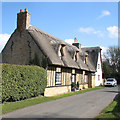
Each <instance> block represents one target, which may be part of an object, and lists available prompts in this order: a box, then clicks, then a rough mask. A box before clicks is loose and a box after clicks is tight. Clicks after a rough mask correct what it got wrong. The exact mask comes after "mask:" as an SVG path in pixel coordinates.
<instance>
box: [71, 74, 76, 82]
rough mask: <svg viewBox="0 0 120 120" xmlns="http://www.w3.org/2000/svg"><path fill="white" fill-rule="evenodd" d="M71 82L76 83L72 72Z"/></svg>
mask: <svg viewBox="0 0 120 120" xmlns="http://www.w3.org/2000/svg"><path fill="white" fill-rule="evenodd" d="M72 82H73V83H76V75H75V74H72Z"/></svg>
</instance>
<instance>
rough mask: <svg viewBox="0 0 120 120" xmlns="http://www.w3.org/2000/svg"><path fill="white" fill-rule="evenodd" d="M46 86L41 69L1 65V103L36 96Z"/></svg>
mask: <svg viewBox="0 0 120 120" xmlns="http://www.w3.org/2000/svg"><path fill="white" fill-rule="evenodd" d="M46 84H47V76H46V71H45V70H44V69H43V68H41V67H38V66H28V65H27V66H25V65H10V64H2V102H4V101H18V100H23V99H27V98H31V97H35V96H38V95H40V94H42V93H44V90H45V87H46Z"/></svg>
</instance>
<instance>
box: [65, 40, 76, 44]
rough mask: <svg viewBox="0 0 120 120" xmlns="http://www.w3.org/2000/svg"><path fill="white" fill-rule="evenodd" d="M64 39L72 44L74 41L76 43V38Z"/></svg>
mask: <svg viewBox="0 0 120 120" xmlns="http://www.w3.org/2000/svg"><path fill="white" fill-rule="evenodd" d="M64 41H65V42H67V43H69V44H71V45H72V43H74V39H65V40H64Z"/></svg>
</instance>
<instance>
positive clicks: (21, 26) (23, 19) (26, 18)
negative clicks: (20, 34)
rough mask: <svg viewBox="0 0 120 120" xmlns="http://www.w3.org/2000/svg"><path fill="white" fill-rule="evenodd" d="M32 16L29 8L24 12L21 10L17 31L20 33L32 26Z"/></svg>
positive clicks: (18, 15) (18, 16)
mask: <svg viewBox="0 0 120 120" xmlns="http://www.w3.org/2000/svg"><path fill="white" fill-rule="evenodd" d="M30 15H31V14H30V13H28V9H27V8H25V11H24V12H23V10H22V9H21V10H20V12H19V13H18V14H17V29H18V30H19V31H22V30H25V29H26V28H27V27H28V26H29V25H30Z"/></svg>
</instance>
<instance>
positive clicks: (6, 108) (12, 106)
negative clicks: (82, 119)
mask: <svg viewBox="0 0 120 120" xmlns="http://www.w3.org/2000/svg"><path fill="white" fill-rule="evenodd" d="M102 88H105V87H96V88H88V89H85V90H81V91H76V92H70V93H65V94H62V95H58V96H54V97H35V98H31V99H26V100H22V101H16V102H6V103H3V104H2V114H5V113H8V112H12V111H14V110H17V109H21V108H24V107H28V106H32V105H35V104H40V103H43V102H48V101H51V100H57V99H60V98H63V97H68V96H72V95H77V94H80V93H85V92H88V91H92V90H98V89H102Z"/></svg>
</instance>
